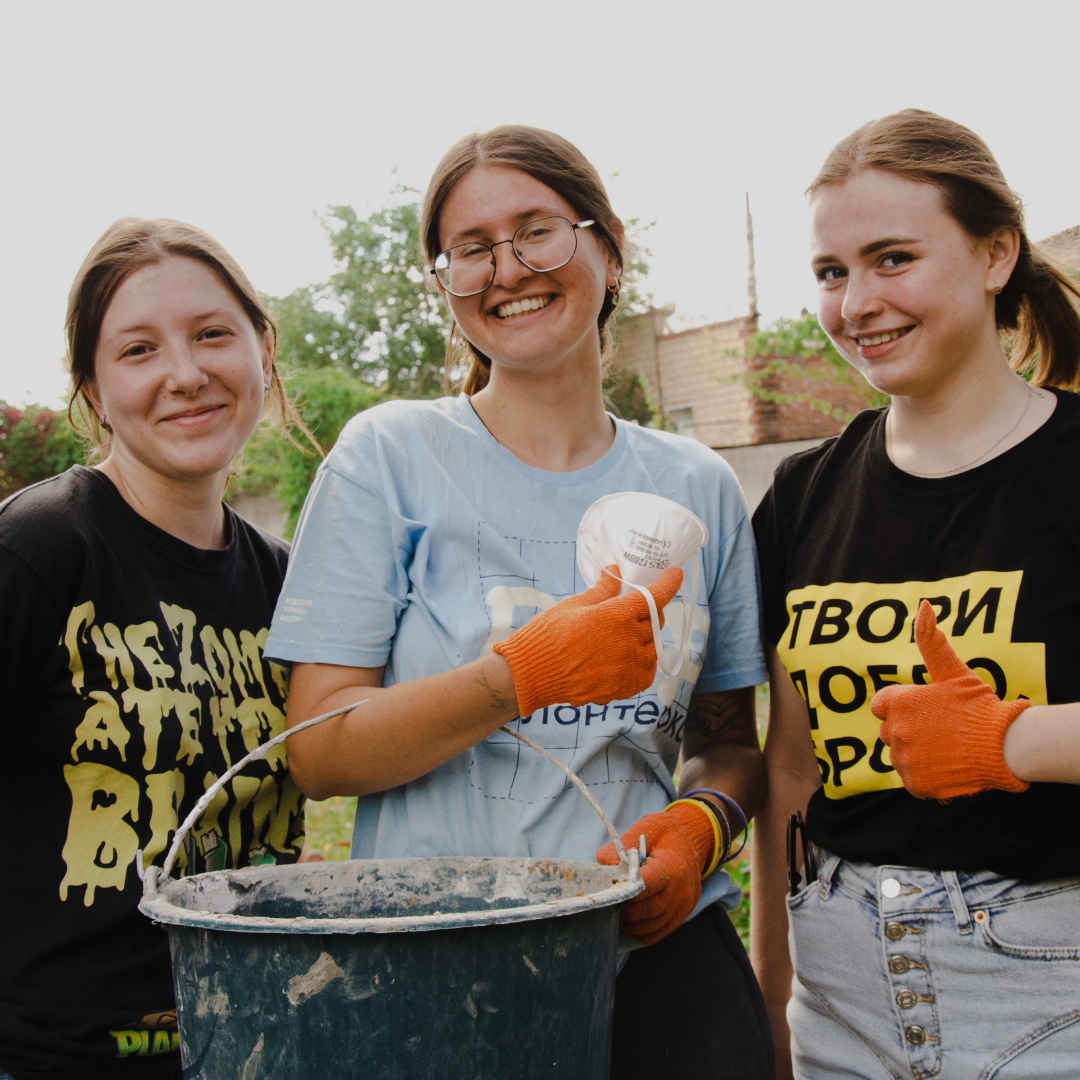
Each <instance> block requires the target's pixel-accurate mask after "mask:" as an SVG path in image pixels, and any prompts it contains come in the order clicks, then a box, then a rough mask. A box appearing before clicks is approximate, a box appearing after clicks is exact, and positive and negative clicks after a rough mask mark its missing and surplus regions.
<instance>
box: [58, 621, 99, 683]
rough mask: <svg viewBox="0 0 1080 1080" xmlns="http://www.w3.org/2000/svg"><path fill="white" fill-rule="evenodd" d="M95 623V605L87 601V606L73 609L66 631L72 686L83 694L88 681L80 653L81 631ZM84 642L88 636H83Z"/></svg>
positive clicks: (65, 643)
mask: <svg viewBox="0 0 1080 1080" xmlns="http://www.w3.org/2000/svg"><path fill="white" fill-rule="evenodd" d="M93 621H94V605H93V602H92V601H90V600H87V601H86V603H85V604H80V605H79V606H78V607H76V608H72V609H71V614H70V615H69V616H68V622H67V629H66V630H65V631H64V645H65V646H67V651H68V671H70V672H71V685H72V686H73V687H75V689H76V690H77V691H78V692H79V694H80V695H81V694H82V688H83V683H84V682H85V681H86V672H85V670H84V668H83V659H82V654H81V653H80V652H79V636H80V635H79V631H80V630H82V628H83V627H84V626H87V625H89V624H90V623H92V622H93ZM82 637H83V640H84V641H85V640H86V635H85V634H84V635H82Z"/></svg>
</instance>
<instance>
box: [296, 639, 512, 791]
mask: <svg viewBox="0 0 1080 1080" xmlns="http://www.w3.org/2000/svg"><path fill="white" fill-rule="evenodd" d="M364 670H365V669H347V668H332V667H325V666H324V665H320V664H300V665H297V667H296V669H295V670H294V671H293V676H292V685H291V687H290V694H289V711H288V724H289V726H290V727H291V726H292V725H294V724H298V723H301V722H302V721H304V720H308V719H311V717H313V716H318V715H320V714H321V713H324V712H329V711H330V710H331V709H334V708H338V707H340V706H342V705H348V704H350V703H351V702H354V701H359V700H363V699H367V700H366V702H365V704H363V705H361V706H360V707H359V708H357V709H354V710H353V711H352V712H350V713H346V714H345V715H344V716H341V717H338V718H337V719H334V720H328V721H327V722H326V723H325V724H320V725H318V727H315V728H312V729H311V730H310V731H306V732H304V733H303V734H301V735H298V736H296V737H295V738H294V739H291V740H290V741H289V768H290V770H291V772H292V774H293V778H294V779H295V780H296V782H297V784H298V785H299V786H300V788H301V790H302V791H304V792H305V794H307V795H308V796H310V797H311V798H315V799H325V798H327V797H329V796H330V795H367V794H370V793H371V792H374V791H385V790H387V789H388V788H392V787H397V786H398V785H399V784H404V783H407V782H408V781H410V780H415V779H416V778H417V777H419V776H423V775H425V774H426V773H429V772H431V770H432V769H436V768H438V767H439V766H440V765H442V764H444V763H445V762H447V761H449V760H450V759H451V758H454V757H456V756H457V755H458V754H460V753H462V752H464V751H465V750H467V749H468V748H469V747H471V746H475V745H476V744H477V743H478V742H480V741H482V740H483V739H485V738H487V737H488V736H489V735H490V734H492V732H494V731H497V730H498V729H499V728H500V727H502V725H503V724H505V723H508V722H509V721H511V720H513V719H514V718H515V717H516V716H517V715H518V705H517V697H516V695H515V693H514V682H513V679H512V678H511V676H510V669H509V667H508V666H507V664H506V661H505V660H503V658H502V657H501V656H498V655H496V654H491V655H489V656H485V657H482V658H481V659H480V660H477V661H475V662H474V663H471V664H466V665H464V666H463V667H460V668H455V669H454V670H453V671H447V672H443V673H442V674H439V675H431V676H428V677H427V678H423V679H415V680H412V681H410V682H405V683H400V684H398V685H397V686H392V687H388V688H386V689H384V688H382V687H381V686H371V685H364V684H363V682H362V680H361V679H359V678H357V679H356V681H350V678H349V673H350V671H352V672H356V674H357V675H358V676H359V675H360V674H361V672H363V671H364Z"/></svg>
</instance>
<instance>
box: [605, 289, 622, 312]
mask: <svg viewBox="0 0 1080 1080" xmlns="http://www.w3.org/2000/svg"><path fill="white" fill-rule="evenodd" d="M607 291H608V293H609V294H610V295H611V306H612V308H613V309H614V308H616V307H618V305H619V293H620V291H621V290H620V289H619V286H618V284H615V285H609V286H608V287H607Z"/></svg>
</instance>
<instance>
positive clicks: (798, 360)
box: [746, 311, 889, 424]
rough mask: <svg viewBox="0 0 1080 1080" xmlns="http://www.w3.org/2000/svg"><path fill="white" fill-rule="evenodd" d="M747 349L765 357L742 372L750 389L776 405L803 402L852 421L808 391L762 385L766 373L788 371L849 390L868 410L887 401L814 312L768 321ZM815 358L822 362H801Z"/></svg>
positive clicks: (765, 379) (803, 377)
mask: <svg viewBox="0 0 1080 1080" xmlns="http://www.w3.org/2000/svg"><path fill="white" fill-rule="evenodd" d="M746 354H747V356H759V357H762V358H764V359H765V360H766V362H765V363H764V364H763V365H762V366H761V368H759V369H758V370H757V371H754V372H750V373H748V375H747V377H746V382H747V386H748V387H749V388H750V392H751V393H752V394H753V395H754V396H755V397H758V398H761V399H762V400H763V401H775V402H776V403H777V404H780V405H787V404H791V403H800V404H805V405H809V406H810V407H811V408H813V409H817V410H818V411H819V412H822V413H824V414H825V415H826V416H832V417H835V418H836V419H837V420H840V421H841V422H843V423H845V424H846V423H850V422H851V420H852V419H853V416H852V414H851V413H849V412H848V411H847V410H846V409H844V408H842V407H841V406H838V405H836V404H835V403H834V402H831V401H829V400H827V399H826V398H823V397H819V396H818V395H816V394H813V393H810V392H809V391H792V392H781V391H777V390H770V389H768V388H767V387H766V385H765V384H766V382H767V381H768V380H769V378H770V377H772V376H778V375H787V376H790V377H792V378H795V379H800V380H806V379H810V380H815V381H818V382H823V383H829V384H832V385H833V386H840V387H844V388H847V389H851V390H854V391H856V393H857V394H858V395H859V396H860V397H861V398H862V399H863V400H864V401H865V402H866V404H865V405H864V406H863V407H864V408H867V409H873V408H877V407H878V406H881V405H887V404H888V403H889V398H888V396H887V395H886V394H882V393H879V392H878V391H877V390H875V389H874V388H873V387H872V386H871V385H870V384H869V383H868V382H867V381H866V380H865V379H864V378H863V376H862V374H861V372H859V371H858V370H857V369H856V368H853V367H852V366H851V365H850V364H849V363H848V362H847V360H845V359H844V357H843V356H841V355H840V353H839V352H838V351H837V349H836V347H835V346H834V345H833V343H832V342H831V341H830V340H829V339H828V337H827V336H826V335H825V331H824V330H822V329H821V324H820V323H819V322H818V320H817V317H816V316H814V315H811V314H810V313H809V312H807V311H804V312H803V313H802V314H801V315H800V316H799V317H798V318H797V319H784V318H782V319H777V321H776V322H774V323H773V324H772V325H771V326H769V327H766V328H765V329H764V330H761V331H759V332H758V333H756V334H755V335H754V336H753V337H752V338H751V339H750V341H749V342H748V344H747V350H746ZM819 357H820V359H821V360H822V361H824V363H823V364H822V365H821V366H815V367H808V366H806V363H805V362H806V361H807V360H815V359H818V358H819Z"/></svg>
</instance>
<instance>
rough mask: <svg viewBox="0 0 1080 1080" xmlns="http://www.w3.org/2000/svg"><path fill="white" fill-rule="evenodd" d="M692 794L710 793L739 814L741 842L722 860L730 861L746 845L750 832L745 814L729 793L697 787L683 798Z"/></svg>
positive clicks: (739, 853) (740, 852)
mask: <svg viewBox="0 0 1080 1080" xmlns="http://www.w3.org/2000/svg"><path fill="white" fill-rule="evenodd" d="M694 795H711V796H712V797H713V798H714V799H719V800H720V801H721V802H722V803H726V804H727V805H728V806H730V807H731V808H732V809H733V810H734V811H735V813H736V814H738V815H739V820H740V821H741V822H742V829H740V830H739V831H740V832H741V833H742V834H743V842H742V843H741V844H740V845H739V850H738V851H733V852H732V853H731V854H730V855H729V856H728V857H727V858H726V859H725V860H724V861H725V862H730V861H731V860H732V859H734V858H735V857H736V856H737V855H741V854H742V852H743V848H745V847H746V840H747V837H748V836H749V832H750V827H749V825H748V824H747V821H746V815H745V814H744V813H743V812H742V807H740V806H739V804H738V803H737V802H736V801H735V800H734V799H733V798H732V797H731V796H730V795H725V794H724V793H723V792H722V791H714V790H713V789H712V788H697V789H695V790H694V791H688V792H687V793H686V794H685V795H684V796H683V798H684V799H689V798H691V797H692V796H694ZM725 816H726V815H725ZM733 839H734V837H733Z"/></svg>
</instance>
